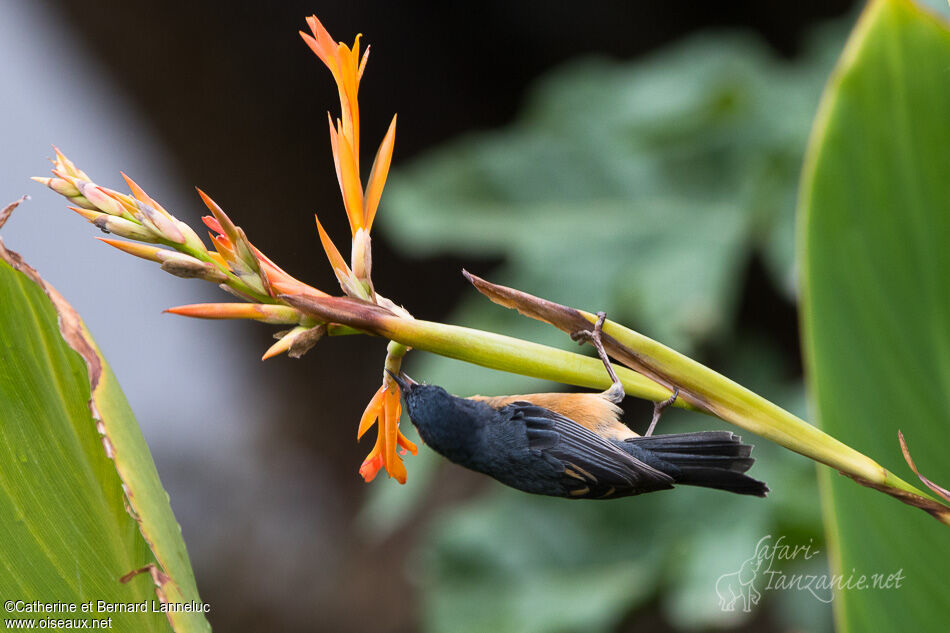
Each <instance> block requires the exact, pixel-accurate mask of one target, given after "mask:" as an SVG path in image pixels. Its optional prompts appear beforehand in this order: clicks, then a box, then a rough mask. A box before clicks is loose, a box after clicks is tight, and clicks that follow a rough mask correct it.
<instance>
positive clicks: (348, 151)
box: [300, 16, 396, 291]
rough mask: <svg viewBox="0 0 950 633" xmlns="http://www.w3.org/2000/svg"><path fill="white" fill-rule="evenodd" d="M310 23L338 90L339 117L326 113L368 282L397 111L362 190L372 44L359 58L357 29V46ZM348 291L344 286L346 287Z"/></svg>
mask: <svg viewBox="0 0 950 633" xmlns="http://www.w3.org/2000/svg"><path fill="white" fill-rule="evenodd" d="M307 24H308V25H309V26H310V31H311V33H312V34H313V35H308V34H306V33H304V32H303V31H301V32H300V36H301V37H302V38H303V40H304V41H305V42H306V43H307V45H308V46H310V48H311V49H312V50H313V52H314V53H316V54H317V57H319V58H320V60H321V61H322V62H323V63H324V64H325V65H326V67H327V68H329V69H330V73H331V74H332V75H333V79H334V80H335V81H336V84H337V90H338V91H339V94H340V110H341V118H338V119H336V121H334V120H333V117H332V116H331V115H330V114H329V113H328V114H327V116H328V118H329V123H330V147H331V148H332V150H333V165H334V168H335V169H336V177H337V182H338V184H339V185H340V192H341V193H342V194H343V205H344V206H345V207H346V215H347V218H348V219H349V222H350V232H351V234H352V237H353V254H352V257H351V266H352V268H353V271H354V272H355V273H356V277H357V278H358V279H360V280H362V281H364V282H369V266H368V264H367V262H368V257H369V255H368V252H367V251H368V244H367V242H368V239H369V232H370V230H371V229H372V226H373V220H374V219H375V217H376V209H377V208H378V207H379V200H380V198H381V197H382V194H383V187H384V186H385V185H386V177H387V176H388V175H389V165H390V163H391V161H392V155H393V146H394V144H395V141H396V117H395V116H393V120H392V123H391V124H390V125H389V130H388V131H387V132H386V135H385V137H384V138H383V141H382V143H380V146H379V150H378V151H377V152H376V158H375V159H374V160H373V166H372V169H370V173H369V179H368V181H367V183H366V188H365V190H364V189H363V183H362V180H361V178H360V112H359V101H358V98H357V94H358V92H359V85H360V79H362V77H363V70H364V69H365V68H366V60H367V59H368V58H369V47H367V48H366V51H365V52H364V53H363V56H362V58H360V55H359V43H360V36H359V35H357V36H356V40H355V41H354V42H353V46H352V47H349V46H347V45H346V44H344V43H343V42H339V43H334V41H333V38H332V37H330V34H329V33H328V32H327V30H326V29H325V28H324V27H323V24H321V23H320V20H318V19H317V18H316V16H311V17H309V18H307ZM321 241H322V242H323V244H324V248H325V250H326V251H327V256H328V257H329V258H330V263H331V265H333V267H334V270H336V271H337V275H338V276H339V275H340V274H343V273H345V272H347V273H349V274H350V275H351V276H352V274H353V273H352V272H349V271H344V270H343V268H342V267H340V266H339V264H340V262H342V258H340V257H339V255H338V254H337V256H336V258H334V255H333V253H332V252H331V251H334V252H335V251H336V248H332V249H331V248H328V247H327V243H328V242H329V238H328V237H326V238H325V237H324V235H321ZM331 245H332V243H331ZM334 259H336V260H337V261H334ZM344 291H346V288H345V287H344Z"/></svg>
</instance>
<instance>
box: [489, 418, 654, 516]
mask: <svg viewBox="0 0 950 633" xmlns="http://www.w3.org/2000/svg"><path fill="white" fill-rule="evenodd" d="M500 411H502V412H503V413H505V414H506V415H507V416H509V417H510V418H511V420H512V421H515V420H519V421H522V422H523V423H524V425H525V429H526V433H527V436H528V447H529V448H530V449H532V450H536V451H539V452H541V453H544V454H546V455H549V456H551V457H554V458H556V459H558V460H560V461H561V463H562V464H563V465H564V480H563V481H564V484H565V487H566V488H567V489H568V490H569V495H570V496H572V497H576V498H579V499H580V498H607V497H612V496H625V495H629V494H636V493H637V492H647V491H650V490H663V489H666V488H672V487H673V478H672V477H670V476H669V475H667V474H666V473H664V472H661V471H659V470H657V469H656V468H653V467H652V466H650V465H649V464H646V463H644V462H642V461H640V460H639V459H637V458H635V457H633V456H632V455H630V454H629V453H627V452H625V451H624V450H622V449H621V448H619V447H617V446H615V445H614V444H612V443H611V442H610V441H609V440H607V439H605V438H603V437H601V436H600V435H597V434H596V433H594V432H593V431H591V430H589V429H587V428H585V427H583V426H581V425H580V424H578V423H577V422H574V421H573V420H571V419H570V418H567V417H564V416H563V415H561V414H559V413H555V412H554V411H551V410H550V409H545V408H544V407H539V406H537V405H534V404H531V403H530V402H515V403H512V404H510V405H508V406H506V407H504V408H502V409H501V410H500Z"/></svg>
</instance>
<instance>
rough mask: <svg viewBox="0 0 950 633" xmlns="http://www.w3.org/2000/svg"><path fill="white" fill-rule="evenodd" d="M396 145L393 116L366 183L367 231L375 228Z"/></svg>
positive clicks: (365, 217) (365, 222)
mask: <svg viewBox="0 0 950 633" xmlns="http://www.w3.org/2000/svg"><path fill="white" fill-rule="evenodd" d="M395 143H396V116H395V115H393V120H392V123H390V124H389V130H388V131H387V132H386V136H384V137H383V142H382V143H380V144H379V150H378V151H377V152H376V158H375V159H374V160H373V168H372V169H371V170H370V172H369V180H368V181H367V183H366V197H365V199H364V201H363V204H364V205H365V206H364V211H363V222H364V226H365V227H366V230H367V231H369V230H370V229H372V228H373V219H374V218H375V217H376V209H377V207H378V206H379V199H380V198H381V197H382V195H383V187H385V186H386V176H388V175H389V164H390V162H391V161H392V157H393V145H395Z"/></svg>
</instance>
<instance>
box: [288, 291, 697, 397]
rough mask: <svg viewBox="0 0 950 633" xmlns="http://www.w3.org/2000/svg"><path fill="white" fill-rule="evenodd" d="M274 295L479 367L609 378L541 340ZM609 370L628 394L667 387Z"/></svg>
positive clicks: (360, 305)
mask: <svg viewBox="0 0 950 633" xmlns="http://www.w3.org/2000/svg"><path fill="white" fill-rule="evenodd" d="M279 298H281V299H284V300H285V301H286V302H287V303H289V304H290V305H292V306H294V307H295V308H297V309H298V310H300V311H301V312H304V313H306V314H310V315H312V316H314V317H315V318H317V319H320V320H324V321H327V322H330V323H337V324H342V325H344V326H349V327H350V328H354V329H357V330H361V331H363V332H367V333H371V334H377V335H379V336H383V337H385V338H388V339H390V341H394V342H395V343H397V344H401V345H402V346H405V347H411V348H413V349H420V350H424V351H427V352H432V353H434V354H439V355H441V356H446V357H448V358H454V359H456V360H461V361H465V362H468V363H473V364H475V365H481V366H482V367H488V368H490V369H498V370H500V371H507V372H510V373H514V374H520V375H523V376H531V377H532V378H540V379H542V380H550V381H553V382H560V383H565V384H569V385H577V386H579V387H589V388H591V389H607V388H608V387H610V384H611V383H610V377H609V376H608V375H607V372H606V371H605V369H604V365H603V363H601V362H600V360H598V359H596V358H592V357H590V356H584V355H582V354H577V353H574V352H568V351H566V350H561V349H557V348H555V347H549V346H547V345H541V344H540V343H532V342H529V341H523V340H521V339H517V338H513V337H510V336H505V335H503V334H495V333H493V332H485V331H483V330H476V329H472V328H466V327H460V326H457V325H446V324H444V323H434V322H432V321H422V320H419V319H405V318H401V317H397V316H393V315H391V314H390V313H388V312H386V311H384V310H382V309H378V308H376V307H375V306H371V305H369V304H366V303H364V302H360V301H356V300H352V299H346V298H339V297H321V298H310V297H305V296H303V295H295V296H287V295H281V296H280V297H279ZM614 370H615V371H616V372H617V376H618V377H619V378H620V381H621V382H622V383H623V386H624V390H626V392H627V394H628V395H631V396H635V397H637V398H645V399H647V400H653V401H655V402H660V401H662V400H666V399H667V398H669V397H670V394H671V393H672V392H671V391H670V390H669V389H667V388H666V387H663V386H662V385H659V384H657V383H655V382H653V381H652V380H650V379H649V378H646V377H645V376H641V375H640V374H638V373H637V372H635V371H633V370H631V369H628V368H626V367H621V366H619V365H614ZM675 406H678V407H682V408H686V409H694V407H693V406H692V405H690V404H688V403H686V402H684V401H682V400H677V401H676V403H675Z"/></svg>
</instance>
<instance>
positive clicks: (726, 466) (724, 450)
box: [625, 431, 769, 497]
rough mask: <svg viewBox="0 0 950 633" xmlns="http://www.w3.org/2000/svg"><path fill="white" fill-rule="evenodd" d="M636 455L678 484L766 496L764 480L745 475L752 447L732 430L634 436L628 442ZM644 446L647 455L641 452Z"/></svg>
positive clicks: (626, 442)
mask: <svg viewBox="0 0 950 633" xmlns="http://www.w3.org/2000/svg"><path fill="white" fill-rule="evenodd" d="M625 444H628V445H630V446H631V448H633V449H634V450H631V452H632V453H634V454H635V456H637V457H639V458H640V459H643V460H644V461H646V462H647V463H649V464H650V465H651V466H653V467H654V468H658V469H659V470H662V471H663V472H665V473H667V474H669V475H671V476H672V477H673V479H674V481H675V482H676V483H678V484H685V485H689V486H703V487H705V488H716V489H718V490H728V491H729V492H735V493H738V494H744V495H755V496H758V497H764V496H765V495H766V493H767V492H768V491H769V488H768V486H766V485H765V483H764V482H761V481H758V480H756V479H752V478H751V477H749V476H747V475H744V474H743V473H745V471H747V470H749V468H750V467H751V466H752V464H753V462H754V461H755V460H754V459H753V458H752V457H749V455H750V454H751V452H752V447H751V446H750V445H748V444H743V443H742V439H741V438H740V437H739V436H738V435H735V434H734V433H730V432H729V431H702V432H699V433H673V434H670V435H651V436H649V437H634V438H630V439H628V440H626V441H625ZM636 449H642V451H643V452H644V454H642V455H640V454H638V453H640V450H636Z"/></svg>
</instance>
